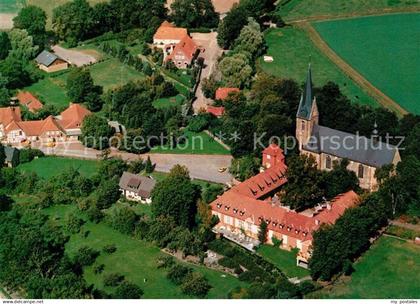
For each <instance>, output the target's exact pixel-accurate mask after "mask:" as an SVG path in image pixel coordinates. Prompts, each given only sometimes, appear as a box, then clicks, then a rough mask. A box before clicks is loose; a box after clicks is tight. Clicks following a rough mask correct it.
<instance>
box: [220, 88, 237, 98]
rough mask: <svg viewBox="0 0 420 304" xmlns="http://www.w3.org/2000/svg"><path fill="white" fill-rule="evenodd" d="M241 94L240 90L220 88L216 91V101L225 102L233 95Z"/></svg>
mask: <svg viewBox="0 0 420 304" xmlns="http://www.w3.org/2000/svg"><path fill="white" fill-rule="evenodd" d="M237 92H239V89H238V88H218V89H217V90H216V99H217V100H225V99H226V98H228V97H229V94H231V93H237Z"/></svg>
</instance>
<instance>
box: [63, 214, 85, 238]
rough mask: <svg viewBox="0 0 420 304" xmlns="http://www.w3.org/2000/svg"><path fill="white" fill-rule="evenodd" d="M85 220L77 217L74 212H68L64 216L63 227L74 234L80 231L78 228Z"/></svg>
mask: <svg viewBox="0 0 420 304" xmlns="http://www.w3.org/2000/svg"><path fill="white" fill-rule="evenodd" d="M84 223H85V222H84V221H83V220H82V219H81V218H79V217H78V216H77V215H76V214H75V213H70V214H69V215H67V216H66V219H65V223H64V229H65V230H66V231H67V232H68V233H69V234H75V233H78V232H79V231H80V228H81V227H82V226H83V224H84Z"/></svg>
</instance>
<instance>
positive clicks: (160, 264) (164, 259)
mask: <svg viewBox="0 0 420 304" xmlns="http://www.w3.org/2000/svg"><path fill="white" fill-rule="evenodd" d="M156 263H157V268H169V267H172V266H173V265H174V264H175V261H174V258H173V257H171V256H168V255H163V256H160V257H158V258H157V260H156Z"/></svg>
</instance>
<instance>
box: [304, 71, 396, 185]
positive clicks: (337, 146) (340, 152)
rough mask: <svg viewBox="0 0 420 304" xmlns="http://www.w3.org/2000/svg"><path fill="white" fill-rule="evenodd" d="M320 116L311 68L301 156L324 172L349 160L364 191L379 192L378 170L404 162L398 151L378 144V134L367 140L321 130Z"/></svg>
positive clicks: (326, 129)
mask: <svg viewBox="0 0 420 304" xmlns="http://www.w3.org/2000/svg"><path fill="white" fill-rule="evenodd" d="M321 110H322V109H321ZM319 115H320V113H319V110H318V106H317V102H316V97H315V95H314V93H313V82H312V68H311V65H309V68H308V72H307V76H306V82H305V86H304V89H303V92H302V96H301V99H300V103H299V108H298V111H297V114H296V139H297V141H298V144H299V151H300V153H301V154H303V155H308V156H311V157H313V158H314V159H315V161H316V163H317V165H318V169H320V170H332V169H333V164H334V162H339V161H341V160H342V159H348V161H349V165H348V167H347V169H349V170H350V171H353V172H355V173H356V176H357V177H358V179H359V185H360V187H361V188H363V189H367V190H370V191H374V190H376V189H377V186H378V181H377V179H376V177H375V172H376V170H377V169H379V168H381V167H382V166H384V165H388V164H394V165H396V164H397V163H398V162H400V161H401V157H400V154H399V151H398V149H397V148H396V147H394V146H392V145H390V144H388V143H383V142H381V141H379V140H377V137H376V134H373V135H374V136H373V137H371V138H367V137H364V136H360V135H355V134H351V133H347V132H343V131H339V130H335V129H331V128H328V127H324V126H321V125H320V124H319ZM374 137H375V138H374Z"/></svg>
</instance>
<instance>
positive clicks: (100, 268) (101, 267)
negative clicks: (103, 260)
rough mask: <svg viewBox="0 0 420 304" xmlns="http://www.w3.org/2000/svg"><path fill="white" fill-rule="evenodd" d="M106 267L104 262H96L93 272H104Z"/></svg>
mask: <svg viewBox="0 0 420 304" xmlns="http://www.w3.org/2000/svg"><path fill="white" fill-rule="evenodd" d="M104 269H105V265H104V264H96V265H94V266H93V273H95V274H99V273H102V272H103V271H104Z"/></svg>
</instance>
